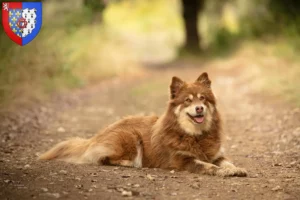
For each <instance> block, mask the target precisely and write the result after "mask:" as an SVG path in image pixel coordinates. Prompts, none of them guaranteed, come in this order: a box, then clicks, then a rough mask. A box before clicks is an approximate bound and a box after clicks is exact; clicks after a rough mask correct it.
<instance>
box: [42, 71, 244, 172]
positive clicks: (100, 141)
mask: <svg viewBox="0 0 300 200" xmlns="http://www.w3.org/2000/svg"><path fill="white" fill-rule="evenodd" d="M210 85H211V81H210V80H209V78H208V76H207V73H203V74H202V75H201V76H199V78H198V79H197V80H196V81H195V82H194V83H191V84H187V83H185V82H183V81H182V80H180V79H179V78H177V77H173V79H172V83H171V86H170V90H171V98H170V102H169V104H168V108H167V111H166V112H165V113H164V114H163V115H162V116H161V117H156V116H137V117H127V118H124V119H122V120H120V121H118V122H116V123H114V124H112V125H110V126H108V127H107V128H106V129H104V130H103V131H101V132H100V133H98V134H97V135H95V136H94V137H93V138H91V139H88V140H83V139H72V140H69V141H65V142H62V143H60V144H58V145H57V146H55V147H54V148H53V149H51V150H49V151H48V152H46V153H45V154H43V155H42V156H41V157H40V159H43V160H51V159H59V160H64V161H68V162H73V163H98V164H110V165H123V166H134V167H158V168H166V169H167V168H168V169H177V170H187V171H190V172H194V173H204V174H211V175H221V176H246V171H245V170H244V169H242V168H238V167H235V166H234V165H233V164H231V163H230V162H228V161H227V160H226V159H225V158H224V156H223V154H222V153H220V152H221V150H220V149H221V143H222V135H221V120H220V116H219V113H218V110H217V107H216V100H215V97H214V94H213V92H212V90H211V87H210ZM199 94H201V98H198V97H199ZM189 95H190V96H193V100H187V97H189ZM194 104H195V105H196V104H197V105H198V104H199V105H200V104H201V105H204V106H205V107H207V110H208V111H207V112H206V115H205V120H206V121H205V123H204V124H203V125H197V124H193V123H192V122H190V121H189V120H188V118H187V117H186V116H185V113H184V112H185V110H184V109H185V108H190V107H191V106H193V105H194ZM182 113H183V114H182ZM180 115H181V116H183V117H182V118H180V117H179V116H180ZM180 120H181V121H180ZM189 123H191V124H189ZM185 125H188V126H191V127H192V128H193V127H194V128H193V129H192V130H194V129H195V130H194V131H191V132H189V131H190V129H185Z"/></svg>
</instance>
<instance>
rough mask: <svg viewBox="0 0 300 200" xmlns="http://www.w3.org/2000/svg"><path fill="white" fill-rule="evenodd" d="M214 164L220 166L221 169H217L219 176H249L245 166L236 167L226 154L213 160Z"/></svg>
mask: <svg viewBox="0 0 300 200" xmlns="http://www.w3.org/2000/svg"><path fill="white" fill-rule="evenodd" d="M213 164H215V165H217V166H219V167H220V168H221V169H219V170H218V171H217V173H216V174H217V175H219V176H240V177H243V176H247V171H246V170H245V169H243V168H239V167H236V166H235V165H234V164H232V163H231V162H229V161H228V160H227V159H226V158H225V157H224V156H220V157H218V158H217V159H215V160H214V161H213Z"/></svg>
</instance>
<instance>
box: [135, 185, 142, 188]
mask: <svg viewBox="0 0 300 200" xmlns="http://www.w3.org/2000/svg"><path fill="white" fill-rule="evenodd" d="M133 187H134V188H138V187H141V186H140V184H134V185H133Z"/></svg>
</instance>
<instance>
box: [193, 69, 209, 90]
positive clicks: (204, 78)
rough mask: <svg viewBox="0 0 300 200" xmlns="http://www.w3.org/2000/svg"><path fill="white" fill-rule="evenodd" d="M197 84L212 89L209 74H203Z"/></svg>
mask: <svg viewBox="0 0 300 200" xmlns="http://www.w3.org/2000/svg"><path fill="white" fill-rule="evenodd" d="M196 82H198V83H201V84H203V85H205V86H206V87H208V88H210V86H211V81H210V80H209V78H208V74H207V73H206V72H204V73H202V74H201V75H200V76H199V77H198V78H197V80H196Z"/></svg>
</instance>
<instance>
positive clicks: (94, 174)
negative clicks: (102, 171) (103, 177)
mask: <svg viewBox="0 0 300 200" xmlns="http://www.w3.org/2000/svg"><path fill="white" fill-rule="evenodd" d="M91 176H93V177H96V176H99V175H98V173H96V172H94V173H92V174H91Z"/></svg>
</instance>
